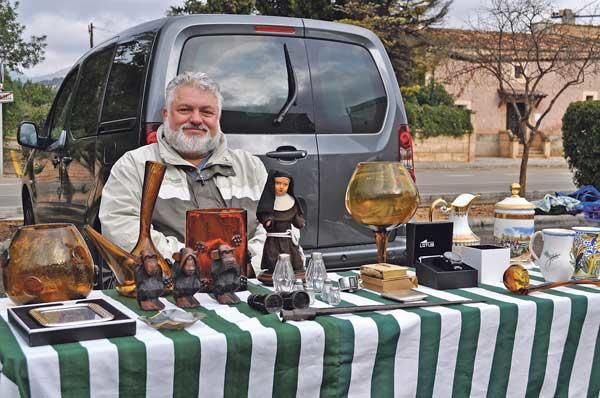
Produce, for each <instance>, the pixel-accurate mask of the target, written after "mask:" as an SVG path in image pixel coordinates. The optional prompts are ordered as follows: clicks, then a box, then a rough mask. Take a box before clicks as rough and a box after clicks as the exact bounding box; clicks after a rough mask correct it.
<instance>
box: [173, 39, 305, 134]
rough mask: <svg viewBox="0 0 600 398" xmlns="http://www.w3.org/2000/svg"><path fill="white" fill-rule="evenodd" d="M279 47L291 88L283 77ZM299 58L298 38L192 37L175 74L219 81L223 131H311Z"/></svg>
mask: <svg viewBox="0 0 600 398" xmlns="http://www.w3.org/2000/svg"><path fill="white" fill-rule="evenodd" d="M284 44H285V48H287V52H288V54H289V62H290V63H291V65H292V69H293V74H294V75H295V84H293V83H292V82H291V81H290V79H289V78H288V65H286V58H285V50H284ZM305 54H306V50H305V48H304V44H303V42H302V40H301V39H298V38H287V37H276V36H243V35H227V36H198V37H192V38H190V39H189V40H188V41H187V42H186V44H185V45H184V47H183V52H182V55H181V61H180V65H179V73H182V72H186V71H198V72H205V73H208V74H209V75H210V76H211V77H212V78H213V79H215V80H216V81H217V83H219V86H220V87H221V92H222V94H223V110H222V116H221V128H222V129H223V131H224V132H225V133H230V134H286V133H296V134H297V133H314V124H313V122H312V118H311V113H312V99H311V96H310V81H309V76H308V65H307V62H306V55H305ZM292 86H295V87H292ZM291 90H292V91H293V90H296V91H297V97H296V100H295V102H294V105H293V106H292V107H291V108H290V110H289V112H288V113H287V114H286V116H285V117H284V118H283V120H282V121H281V123H275V122H274V120H275V118H276V117H277V116H278V114H279V113H280V111H281V109H282V108H283V107H284V106H285V105H286V102H287V101H288V99H289V94H290V92H291Z"/></svg>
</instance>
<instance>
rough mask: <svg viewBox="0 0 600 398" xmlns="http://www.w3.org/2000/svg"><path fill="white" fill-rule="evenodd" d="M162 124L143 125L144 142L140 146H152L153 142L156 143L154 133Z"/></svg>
mask: <svg viewBox="0 0 600 398" xmlns="http://www.w3.org/2000/svg"><path fill="white" fill-rule="evenodd" d="M161 124H162V123H160V122H150V123H144V124H143V125H142V126H143V130H142V131H143V132H144V142H142V145H147V144H154V143H155V142H157V140H156V132H157V131H158V128H159V127H160V125H161Z"/></svg>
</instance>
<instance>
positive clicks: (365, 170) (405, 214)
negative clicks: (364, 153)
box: [346, 162, 419, 263]
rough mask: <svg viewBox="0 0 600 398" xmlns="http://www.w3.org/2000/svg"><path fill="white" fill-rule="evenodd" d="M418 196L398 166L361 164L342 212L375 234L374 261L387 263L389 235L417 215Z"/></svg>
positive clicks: (353, 177)
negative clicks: (375, 258)
mask: <svg viewBox="0 0 600 398" xmlns="http://www.w3.org/2000/svg"><path fill="white" fill-rule="evenodd" d="M418 206H419V192H418V191H417V187H416V186H415V184H414V181H413V180H412V178H411V177H410V175H409V174H408V171H407V170H406V168H405V167H404V166H403V165H402V163H401V162H362V163H359V164H358V165H357V166H356V169H355V170H354V174H353V175H352V178H351V179H350V182H349V183H348V188H347V190H346V210H348V213H350V215H351V216H352V218H354V220H356V221H357V222H359V223H361V224H364V225H366V226H367V227H369V228H370V229H372V230H373V231H375V241H376V243H377V260H378V261H379V262H380V263H385V262H386V260H387V241H388V236H389V233H390V232H391V231H392V230H393V229H394V228H397V227H398V226H400V225H401V224H404V223H406V222H407V221H409V220H410V218H411V217H412V216H413V215H414V214H415V212H416V211H417V207H418Z"/></svg>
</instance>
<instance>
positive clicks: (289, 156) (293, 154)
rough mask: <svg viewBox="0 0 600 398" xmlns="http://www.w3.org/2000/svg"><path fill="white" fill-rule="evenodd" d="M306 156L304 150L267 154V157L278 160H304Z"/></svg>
mask: <svg viewBox="0 0 600 398" xmlns="http://www.w3.org/2000/svg"><path fill="white" fill-rule="evenodd" d="M307 155H308V152H307V151H305V150H302V149H301V150H293V151H288V150H285V151H271V152H267V157H268V158H272V159H279V160H296V159H304V158H305V157H306V156H307Z"/></svg>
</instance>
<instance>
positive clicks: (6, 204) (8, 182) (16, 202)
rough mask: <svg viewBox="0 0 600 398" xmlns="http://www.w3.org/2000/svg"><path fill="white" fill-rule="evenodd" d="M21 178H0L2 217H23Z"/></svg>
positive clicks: (0, 209)
mask: <svg viewBox="0 0 600 398" xmlns="http://www.w3.org/2000/svg"><path fill="white" fill-rule="evenodd" d="M20 193H21V180H19V179H17V178H7V177H3V178H0V219H2V218H12V217H21V216H22V215H23V211H22V210H21V194H20Z"/></svg>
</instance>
